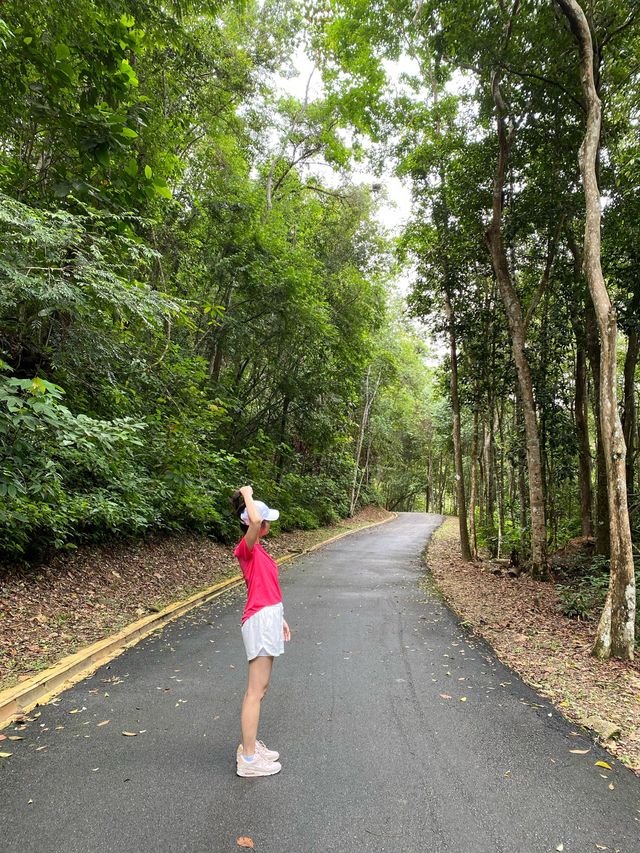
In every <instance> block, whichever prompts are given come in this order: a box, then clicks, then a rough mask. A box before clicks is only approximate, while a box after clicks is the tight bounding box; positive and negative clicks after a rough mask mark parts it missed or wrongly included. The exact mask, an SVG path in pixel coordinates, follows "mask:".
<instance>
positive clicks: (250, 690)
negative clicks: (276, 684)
mask: <svg viewBox="0 0 640 853" xmlns="http://www.w3.org/2000/svg"><path fill="white" fill-rule="evenodd" d="M268 689H269V685H268V684H250V685H249V686H248V687H247V693H246V695H247V697H248V698H249V699H253V700H254V701H255V700H257V701H260V702H261V701H262V700H263V699H264V697H265V695H266V693H267V690H268Z"/></svg>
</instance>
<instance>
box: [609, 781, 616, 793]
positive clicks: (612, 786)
mask: <svg viewBox="0 0 640 853" xmlns="http://www.w3.org/2000/svg"><path fill="white" fill-rule="evenodd" d="M614 788H615V785H614V784H613V782H609V790H610V791H613V789H614Z"/></svg>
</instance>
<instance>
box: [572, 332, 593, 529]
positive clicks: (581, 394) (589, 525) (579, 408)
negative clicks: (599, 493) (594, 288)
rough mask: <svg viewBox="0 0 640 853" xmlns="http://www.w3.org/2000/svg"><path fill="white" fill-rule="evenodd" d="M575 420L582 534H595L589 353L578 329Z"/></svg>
mask: <svg viewBox="0 0 640 853" xmlns="http://www.w3.org/2000/svg"><path fill="white" fill-rule="evenodd" d="M575 385H576V388H575V422H576V433H577V436H578V479H579V485H580V518H581V521H582V535H583V536H589V537H592V536H593V509H592V507H593V490H592V488H591V447H590V445H589V416H588V412H589V410H588V400H589V396H588V389H587V354H586V351H585V348H584V342H583V341H582V339H581V335H580V333H579V331H578V330H577V329H576V373H575Z"/></svg>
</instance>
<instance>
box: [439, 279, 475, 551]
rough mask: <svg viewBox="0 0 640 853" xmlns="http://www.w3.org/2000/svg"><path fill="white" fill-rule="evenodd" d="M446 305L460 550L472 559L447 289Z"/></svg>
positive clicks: (455, 345)
mask: <svg viewBox="0 0 640 853" xmlns="http://www.w3.org/2000/svg"><path fill="white" fill-rule="evenodd" d="M444 306H445V311H446V314H447V323H448V326H449V347H450V353H451V369H450V373H449V389H450V391H451V412H452V432H453V456H454V461H455V470H456V503H457V509H458V524H459V527H460V550H461V551H462V559H463V560H467V561H470V560H472V559H473V558H472V555H471V546H470V545H469V528H468V526H467V499H466V495H465V488H464V467H463V462H462V436H461V431H460V398H459V396H458V348H457V344H456V331H455V326H454V319H453V308H452V306H451V298H450V296H449V293H448V292H447V291H446V290H445V295H444Z"/></svg>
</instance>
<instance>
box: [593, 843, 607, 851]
mask: <svg viewBox="0 0 640 853" xmlns="http://www.w3.org/2000/svg"><path fill="white" fill-rule="evenodd" d="M608 849H609V848H608V847H605V846H604V844H596V850H608Z"/></svg>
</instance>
